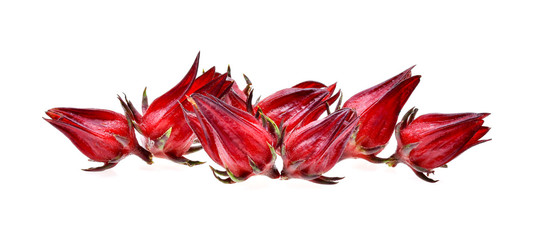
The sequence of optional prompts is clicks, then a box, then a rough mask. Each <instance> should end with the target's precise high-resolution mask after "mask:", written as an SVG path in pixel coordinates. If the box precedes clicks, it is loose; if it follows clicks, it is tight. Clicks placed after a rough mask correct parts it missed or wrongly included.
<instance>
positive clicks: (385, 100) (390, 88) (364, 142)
mask: <svg viewBox="0 0 540 240" xmlns="http://www.w3.org/2000/svg"><path fill="white" fill-rule="evenodd" d="M411 70H412V67H411V68H409V69H407V70H405V71H404V72H402V73H400V74H398V75H396V76H394V77H392V78H390V79H388V80H386V81H384V82H383V83H381V84H378V85H376V86H374V87H371V88H369V89H367V90H364V91H362V92H359V93H357V94H356V95H354V96H352V97H351V98H350V99H349V100H347V101H346V102H345V103H344V104H343V107H344V108H352V109H354V110H356V113H357V114H358V116H359V117H360V120H359V121H358V130H357V132H356V133H355V134H354V136H353V138H351V140H350V141H349V143H348V145H347V148H346V149H345V153H344V154H343V157H342V158H343V159H345V158H364V159H366V160H369V161H372V159H373V157H374V156H375V155H377V154H378V153H380V152H381V151H382V150H383V149H384V147H385V146H386V144H387V143H388V141H389V140H390V138H391V137H392V133H393V132H394V127H395V125H396V123H397V121H398V117H399V113H400V111H401V109H402V108H403V106H404V105H405V102H407V99H409V96H410V95H411V94H412V92H413V90H414V89H415V88H416V86H417V85H418V83H419V82H420V76H411Z"/></svg>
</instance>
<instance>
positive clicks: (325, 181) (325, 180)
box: [309, 175, 343, 185]
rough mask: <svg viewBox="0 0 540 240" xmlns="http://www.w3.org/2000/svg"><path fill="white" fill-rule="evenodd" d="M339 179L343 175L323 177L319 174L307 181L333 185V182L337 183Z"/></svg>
mask: <svg viewBox="0 0 540 240" xmlns="http://www.w3.org/2000/svg"><path fill="white" fill-rule="evenodd" d="M341 179H343V177H325V176H322V175H321V176H319V177H318V178H314V179H311V180H309V181H311V182H313V183H318V184H325V185H334V184H337V183H338V181H339V180H341Z"/></svg>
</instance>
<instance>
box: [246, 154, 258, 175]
mask: <svg viewBox="0 0 540 240" xmlns="http://www.w3.org/2000/svg"><path fill="white" fill-rule="evenodd" d="M247 158H248V162H249V166H250V167H251V169H253V172H254V173H256V174H258V173H260V172H261V169H260V168H259V167H257V164H255V162H254V161H253V159H251V158H250V157H249V156H247Z"/></svg>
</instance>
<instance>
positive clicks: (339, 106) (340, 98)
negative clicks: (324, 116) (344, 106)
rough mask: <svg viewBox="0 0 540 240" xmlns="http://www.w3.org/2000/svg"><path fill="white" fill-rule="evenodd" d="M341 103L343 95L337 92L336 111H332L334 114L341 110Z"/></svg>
mask: <svg viewBox="0 0 540 240" xmlns="http://www.w3.org/2000/svg"><path fill="white" fill-rule="evenodd" d="M342 101H343V94H342V93H341V91H339V100H338V102H337V105H336V109H335V110H334V112H336V111H338V110H339V109H341V103H342Z"/></svg>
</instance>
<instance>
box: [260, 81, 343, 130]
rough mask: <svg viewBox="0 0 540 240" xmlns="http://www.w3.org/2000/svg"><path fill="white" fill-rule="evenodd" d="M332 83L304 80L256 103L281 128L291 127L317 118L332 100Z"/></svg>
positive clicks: (333, 99) (335, 96) (333, 97)
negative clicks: (328, 84) (327, 84)
mask: <svg viewBox="0 0 540 240" xmlns="http://www.w3.org/2000/svg"><path fill="white" fill-rule="evenodd" d="M335 87H336V85H335V84H333V85H330V86H326V85H324V84H322V83H319V82H315V81H306V82H302V83H300V84H297V85H295V86H293V87H291V88H286V89H283V90H280V91H277V92H275V93H273V94H271V95H270V96H268V97H266V98H264V99H263V100H261V101H260V102H259V103H257V104H256V106H255V108H254V110H255V111H261V112H262V113H264V115H266V116H267V117H268V118H270V119H271V120H272V121H273V122H274V123H275V124H277V125H279V126H280V127H281V129H288V130H292V129H293V128H295V127H297V126H298V127H301V126H304V125H307V124H308V123H310V122H313V121H315V120H317V119H318V118H319V117H320V116H321V115H322V114H323V113H324V112H325V111H326V109H327V106H328V105H331V104H333V103H334V102H335V101H336V100H337V98H338V96H339V94H336V95H333V96H332V93H333V92H334V89H335Z"/></svg>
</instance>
